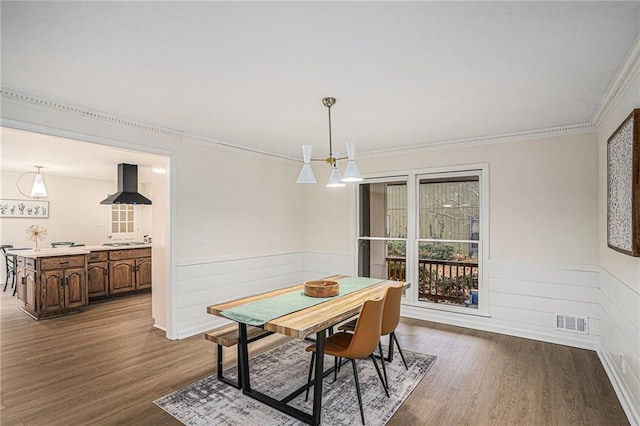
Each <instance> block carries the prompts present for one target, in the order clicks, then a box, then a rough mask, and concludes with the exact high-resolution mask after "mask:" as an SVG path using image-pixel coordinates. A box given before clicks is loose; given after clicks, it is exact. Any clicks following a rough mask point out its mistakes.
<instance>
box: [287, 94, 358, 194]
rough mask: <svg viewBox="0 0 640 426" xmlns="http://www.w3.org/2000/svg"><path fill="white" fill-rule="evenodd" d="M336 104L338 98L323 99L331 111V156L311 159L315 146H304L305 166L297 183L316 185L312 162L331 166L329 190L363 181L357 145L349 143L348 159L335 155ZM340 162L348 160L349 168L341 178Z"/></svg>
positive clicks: (303, 158) (346, 168) (347, 167)
mask: <svg viewBox="0 0 640 426" xmlns="http://www.w3.org/2000/svg"><path fill="white" fill-rule="evenodd" d="M335 103H336V98H323V99H322V104H323V105H324V106H325V107H327V110H328V111H329V156H328V157H327V158H319V159H316V158H311V153H312V152H313V145H302V160H303V161H304V164H303V165H302V170H300V174H299V175H298V180H296V183H316V177H315V175H314V174H313V169H312V168H311V162H312V161H324V162H325V163H327V164H328V165H329V166H331V169H332V170H331V175H330V176H329V182H328V183H327V186H328V187H329V188H337V187H341V186H345V182H360V181H361V180H362V176H360V170H358V166H357V165H356V144H355V143H354V142H352V141H350V142H347V156H346V157H339V155H338V153H335V154H336V156H335V157H334V152H333V143H332V138H331V107H332V106H333V105H335ZM340 160H348V162H347V166H346V167H345V169H344V175H342V176H340V171H339V170H338V161H340Z"/></svg>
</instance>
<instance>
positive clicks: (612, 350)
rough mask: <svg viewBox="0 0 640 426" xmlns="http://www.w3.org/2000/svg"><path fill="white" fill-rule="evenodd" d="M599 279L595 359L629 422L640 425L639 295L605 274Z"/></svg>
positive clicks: (603, 272)
mask: <svg viewBox="0 0 640 426" xmlns="http://www.w3.org/2000/svg"><path fill="white" fill-rule="evenodd" d="M598 279H599V280H598V281H599V284H600V306H601V308H602V317H601V319H600V330H601V333H600V334H601V335H600V348H599V350H598V355H599V356H600V360H601V361H602V365H603V366H604V368H605V370H606V371H607V374H608V375H609V380H610V381H611V384H612V385H613V387H614V389H615V391H616V394H617V395H618V398H619V399H620V403H621V404H622V406H623V408H624V410H625V413H626V414H627V417H628V418H629V421H630V422H631V424H635V425H640V293H638V291H637V290H634V289H633V288H631V287H630V286H628V285H626V284H625V283H623V282H622V281H620V280H618V279H617V278H615V277H614V276H612V275H611V274H610V273H608V272H607V271H603V270H601V272H600V274H599V276H598ZM623 354H624V357H625V358H626V365H625V367H624V369H623V365H622V364H623V361H622V355H623Z"/></svg>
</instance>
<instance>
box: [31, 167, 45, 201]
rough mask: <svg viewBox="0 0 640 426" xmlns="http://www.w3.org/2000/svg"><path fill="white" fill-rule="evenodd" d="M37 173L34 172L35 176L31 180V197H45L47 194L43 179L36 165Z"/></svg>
mask: <svg viewBox="0 0 640 426" xmlns="http://www.w3.org/2000/svg"><path fill="white" fill-rule="evenodd" d="M37 169H38V173H37V174H36V178H35V180H34V181H33V187H32V188H31V196H32V197H46V196H47V188H46V187H45V186H44V179H43V178H42V175H41V174H40V167H37Z"/></svg>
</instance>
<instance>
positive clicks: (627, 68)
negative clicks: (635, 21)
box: [591, 36, 640, 129]
mask: <svg viewBox="0 0 640 426" xmlns="http://www.w3.org/2000/svg"><path fill="white" fill-rule="evenodd" d="M639 73H640V36H638V38H636V41H635V42H634V43H633V46H631V49H629V52H628V53H627V56H626V57H625V58H624V61H622V65H621V66H620V68H619V69H618V72H617V73H616V76H615V77H614V78H613V80H612V81H611V84H610V85H609V88H608V89H607V91H606V92H605V94H604V96H603V97H602V100H601V101H600V104H599V105H598V108H596V111H595V112H594V114H593V117H592V118H591V122H592V123H593V125H594V126H595V128H596V129H599V128H600V126H602V123H604V122H605V120H606V119H607V118H608V117H609V114H611V111H612V110H613V108H614V107H615V106H616V105H617V104H618V102H619V101H620V97H622V95H623V94H624V93H625V92H626V90H627V89H628V88H629V85H630V84H631V83H632V82H633V80H634V79H635V78H636V77H637V76H638V74H639Z"/></svg>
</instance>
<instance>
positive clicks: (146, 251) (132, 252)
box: [109, 247, 151, 260]
mask: <svg viewBox="0 0 640 426" xmlns="http://www.w3.org/2000/svg"><path fill="white" fill-rule="evenodd" d="M137 257H151V248H150V247H147V248H140V249H126V250H111V251H110V252H109V260H121V259H135V258H137Z"/></svg>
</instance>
